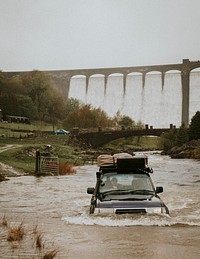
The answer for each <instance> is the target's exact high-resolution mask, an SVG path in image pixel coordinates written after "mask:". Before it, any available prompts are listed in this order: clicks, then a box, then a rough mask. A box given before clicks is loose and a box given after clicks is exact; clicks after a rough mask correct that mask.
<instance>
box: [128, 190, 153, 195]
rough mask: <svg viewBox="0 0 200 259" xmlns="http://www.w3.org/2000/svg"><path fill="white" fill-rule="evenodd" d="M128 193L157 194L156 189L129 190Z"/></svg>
mask: <svg viewBox="0 0 200 259" xmlns="http://www.w3.org/2000/svg"><path fill="white" fill-rule="evenodd" d="M128 193H130V194H144V195H148V194H151V195H154V194H155V192H154V191H150V190H130V191H128Z"/></svg>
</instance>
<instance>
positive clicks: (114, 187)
mask: <svg viewBox="0 0 200 259" xmlns="http://www.w3.org/2000/svg"><path fill="white" fill-rule="evenodd" d="M111 185H112V188H113V189H117V187H118V181H117V178H115V177H113V178H112V179H111Z"/></svg>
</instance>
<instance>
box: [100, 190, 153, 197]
mask: <svg viewBox="0 0 200 259" xmlns="http://www.w3.org/2000/svg"><path fill="white" fill-rule="evenodd" d="M154 193H155V192H154V191H150V190H109V191H106V192H102V193H101V195H103V196H107V195H110V194H111V195H112V194H114V195H118V194H144V195H148V194H149V195H154Z"/></svg>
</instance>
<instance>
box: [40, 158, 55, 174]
mask: <svg viewBox="0 0 200 259" xmlns="http://www.w3.org/2000/svg"><path fill="white" fill-rule="evenodd" d="M40 173H47V174H54V175H55V174H57V175H58V174H59V158H58V157H52V156H50V157H46V156H41V157H40Z"/></svg>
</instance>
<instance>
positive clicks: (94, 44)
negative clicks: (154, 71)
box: [0, 0, 200, 71]
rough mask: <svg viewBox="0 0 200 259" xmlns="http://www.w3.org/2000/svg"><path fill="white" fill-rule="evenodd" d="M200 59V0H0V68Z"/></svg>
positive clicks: (114, 64) (136, 64)
mask: <svg viewBox="0 0 200 259" xmlns="http://www.w3.org/2000/svg"><path fill="white" fill-rule="evenodd" d="M183 58H189V59H190V60H194V61H196V60H200V0H0V70H2V71H20V70H33V69H38V70H57V69H78V68H81V69H82V68H102V67H124V66H141V65H157V64H173V63H181V62H182V59H183Z"/></svg>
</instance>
